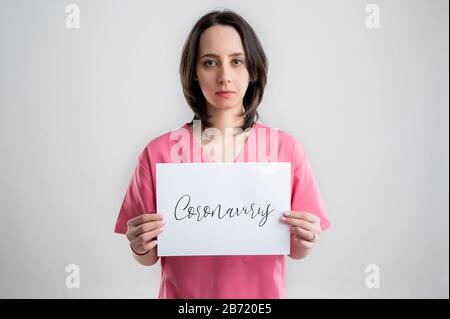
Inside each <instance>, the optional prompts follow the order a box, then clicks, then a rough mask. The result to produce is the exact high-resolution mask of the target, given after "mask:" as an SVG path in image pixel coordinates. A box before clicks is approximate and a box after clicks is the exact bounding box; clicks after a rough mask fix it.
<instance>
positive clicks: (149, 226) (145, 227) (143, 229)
mask: <svg viewBox="0 0 450 319" xmlns="http://www.w3.org/2000/svg"><path fill="white" fill-rule="evenodd" d="M164 225H165V221H163V220H160V221H154V222H147V223H144V224H141V225H139V226H137V227H134V228H132V229H131V231H130V233H129V237H130V238H136V237H138V236H139V235H141V234H143V233H147V232H150V231H152V230H154V229H157V228H160V227H162V226H164Z"/></svg>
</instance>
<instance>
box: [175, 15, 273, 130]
mask: <svg viewBox="0 0 450 319" xmlns="http://www.w3.org/2000/svg"><path fill="white" fill-rule="evenodd" d="M215 25H225V26H231V27H233V28H234V29H235V30H236V31H237V32H238V33H239V36H240V37H241V41H242V46H243V48H244V53H245V57H246V65H247V71H248V73H249V77H250V83H249V85H248V88H247V91H246V92H245V95H244V100H243V104H244V115H245V118H244V126H243V127H242V129H243V130H246V129H247V128H249V127H252V126H253V124H254V123H255V122H256V121H257V120H258V118H259V115H258V112H257V108H258V106H259V104H260V103H261V101H262V98H263V95H264V87H265V86H266V82H267V69H268V62H267V58H266V55H265V53H264V50H263V48H262V46H261V43H260V42H259V39H258V37H257V35H256V33H255V31H253V29H252V27H251V26H250V25H249V24H248V23H247V21H245V20H244V18H242V17H241V16H240V15H239V14H237V13H235V12H233V11H231V10H220V11H219V10H214V11H211V12H209V13H207V14H205V15H204V16H203V17H201V18H200V19H199V20H198V21H197V23H196V24H195V25H194V27H193V28H192V30H191V32H190V33H189V36H188V38H187V40H186V42H185V44H184V47H183V52H182V55H181V63H180V78H181V85H182V87H183V94H184V96H185V98H186V101H187V102H188V104H189V106H190V107H191V109H192V111H193V112H194V114H195V115H194V118H193V119H192V121H191V124H192V122H193V121H194V120H196V119H197V120H198V119H199V120H201V122H202V126H204V127H205V128H206V127H211V126H212V123H211V122H210V121H209V119H210V117H209V116H208V114H207V108H206V99H205V97H204V96H203V93H202V91H201V89H200V85H199V83H198V81H196V79H195V67H196V62H197V56H198V47H199V41H200V36H201V34H202V33H203V31H205V30H206V29H208V28H210V27H212V26H215Z"/></svg>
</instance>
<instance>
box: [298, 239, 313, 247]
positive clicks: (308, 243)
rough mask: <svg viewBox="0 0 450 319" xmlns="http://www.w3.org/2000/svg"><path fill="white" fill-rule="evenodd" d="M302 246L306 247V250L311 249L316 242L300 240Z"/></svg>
mask: <svg viewBox="0 0 450 319" xmlns="http://www.w3.org/2000/svg"><path fill="white" fill-rule="evenodd" d="M300 244H301V245H302V246H303V247H305V248H306V249H311V248H313V247H314V242H312V241H307V240H303V239H302V240H300Z"/></svg>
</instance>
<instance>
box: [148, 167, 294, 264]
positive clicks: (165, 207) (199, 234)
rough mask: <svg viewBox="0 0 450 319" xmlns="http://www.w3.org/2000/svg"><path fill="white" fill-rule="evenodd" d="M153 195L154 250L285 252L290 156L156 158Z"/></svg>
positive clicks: (168, 253)
mask: <svg viewBox="0 0 450 319" xmlns="http://www.w3.org/2000/svg"><path fill="white" fill-rule="evenodd" d="M156 195H157V196H156V204H157V213H159V214H162V215H163V216H164V220H165V222H166V225H165V227H164V231H163V232H162V233H161V234H160V235H158V255H159V256H188V255H285V254H288V253H289V245H290V236H289V226H288V225H286V224H284V223H282V222H280V217H281V215H282V213H283V212H284V211H287V210H290V199H291V163H290V162H287V163H182V164H169V163H158V164H156ZM219 205H220V206H219ZM199 212H200V213H199ZM237 212H239V215H238V214H237Z"/></svg>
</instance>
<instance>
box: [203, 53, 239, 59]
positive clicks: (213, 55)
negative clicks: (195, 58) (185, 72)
mask: <svg viewBox="0 0 450 319" xmlns="http://www.w3.org/2000/svg"><path fill="white" fill-rule="evenodd" d="M240 55H244V53H241V52H237V53H231V54H229V55H228V56H229V57H232V56H240ZM207 56H209V57H214V58H218V57H219V55H217V54H214V53H206V54H204V55H202V57H201V58H204V57H207Z"/></svg>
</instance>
